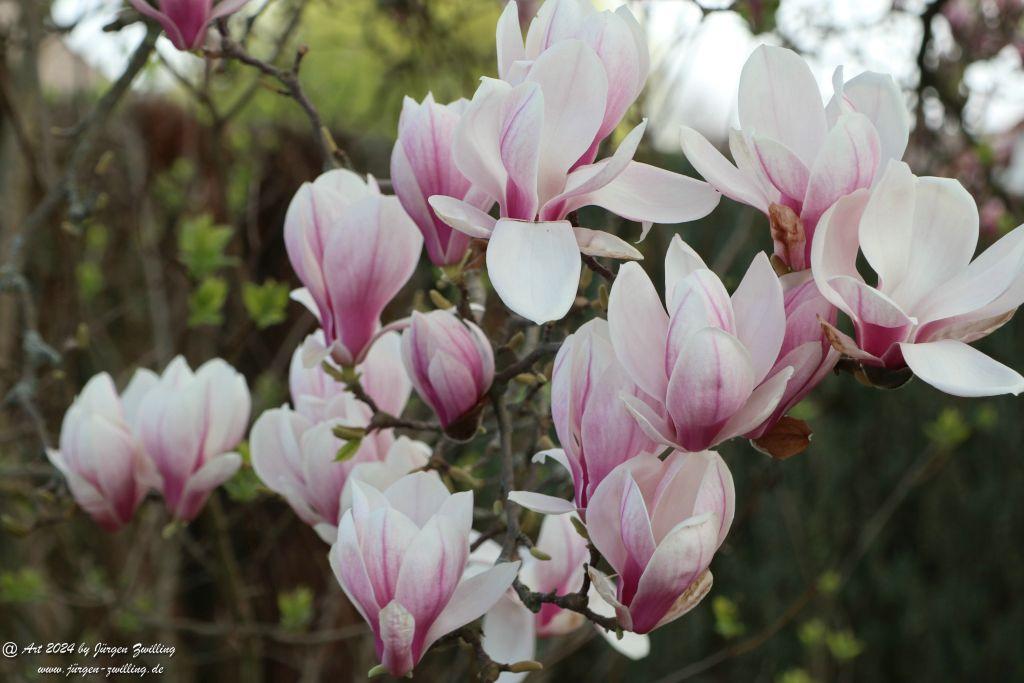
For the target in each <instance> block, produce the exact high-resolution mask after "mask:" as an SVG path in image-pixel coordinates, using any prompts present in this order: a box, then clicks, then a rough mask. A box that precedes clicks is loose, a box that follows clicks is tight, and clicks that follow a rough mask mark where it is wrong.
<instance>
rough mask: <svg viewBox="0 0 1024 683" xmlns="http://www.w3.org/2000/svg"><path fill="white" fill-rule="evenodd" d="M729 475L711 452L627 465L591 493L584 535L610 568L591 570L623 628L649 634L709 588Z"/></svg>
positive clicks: (726, 516) (724, 521)
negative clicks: (607, 572) (613, 576)
mask: <svg viewBox="0 0 1024 683" xmlns="http://www.w3.org/2000/svg"><path fill="white" fill-rule="evenodd" d="M735 509H736V501H735V491H734V489H733V484H732V475H731V474H730V473H729V468H728V467H726V466H725V461H723V460H722V458H721V457H719V455H718V454H717V453H714V452H713V451H703V452H701V453H681V452H679V451H676V452H673V453H672V454H671V455H669V456H668V458H666V459H665V460H664V461H661V460H659V459H658V458H656V457H655V456H652V455H642V456H639V457H636V458H633V459H632V460H627V461H626V462H624V463H623V464H621V465H619V466H618V467H617V468H615V470H614V471H613V472H612V473H611V474H610V475H608V476H607V477H605V480H604V481H603V482H601V485H600V486H598V487H597V490H596V491H595V492H594V497H593V499H592V501H591V506H590V508H589V512H590V514H589V515H588V517H587V532H588V534H589V535H590V540H591V541H592V542H593V544H594V546H595V547H596V548H597V549H598V551H600V553H601V555H602V556H603V557H604V558H605V559H606V560H607V561H608V564H610V565H611V566H612V569H614V570H615V572H616V574H617V575H618V578H617V580H616V582H615V583H614V584H613V583H612V581H611V579H609V578H608V577H607V576H605V575H604V574H602V573H601V572H599V571H598V570H596V569H594V568H593V567H591V568H590V570H589V571H590V576H591V579H592V580H593V582H594V586H595V588H597V590H598V592H600V594H601V596H602V597H603V598H604V599H605V600H606V601H607V602H608V603H609V604H611V605H612V606H613V607H614V608H615V613H616V615H617V616H618V619H619V623H620V624H622V627H623V628H625V629H626V630H629V631H634V632H636V633H648V632H650V631H652V630H654V629H656V628H658V627H659V626H664V625H665V624H667V623H668V622H670V621H672V620H674V619H677V618H679V617H681V616H682V615H683V614H685V613H686V612H688V611H690V610H691V609H693V608H694V607H695V606H696V605H697V603H699V602H700V601H701V600H702V599H703V598H704V596H705V595H707V593H708V591H709V590H711V572H710V571H709V570H708V567H709V566H710V564H711V559H712V557H714V554H715V551H717V550H718V548H719V547H720V546H721V545H722V542H723V541H724V540H725V536H726V534H728V533H729V527H730V526H731V525H732V518H733V514H734V513H735Z"/></svg>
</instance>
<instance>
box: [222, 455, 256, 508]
mask: <svg viewBox="0 0 1024 683" xmlns="http://www.w3.org/2000/svg"><path fill="white" fill-rule="evenodd" d="M237 450H239V451H241V449H237ZM242 461H243V463H244V464H243V465H242V466H241V467H239V468H238V471H237V472H235V476H233V477H231V478H230V479H228V480H227V481H226V482H224V490H225V491H227V494H228V497H229V498H231V500H233V501H235V502H236V503H248V502H251V501H253V500H255V499H256V497H257V496H259V495H260V493H261V492H262V491H263V482H262V481H260V478H259V477H258V476H256V472H255V470H253V468H252V467H250V466H249V464H248V461H249V459H248V457H247V454H243V455H242Z"/></svg>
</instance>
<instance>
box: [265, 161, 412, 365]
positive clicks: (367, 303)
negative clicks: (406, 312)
mask: <svg viewBox="0 0 1024 683" xmlns="http://www.w3.org/2000/svg"><path fill="white" fill-rule="evenodd" d="M284 241H285V247H286V248H287V250H288V258H289V259H290V260H291V264H292V268H294V269H295V273H296V275H298V276H299V279H300V280H301V281H302V283H303V284H304V285H305V288H304V289H301V290H296V292H294V293H293V298H296V299H297V300H299V301H300V302H302V303H303V304H304V305H306V306H307V307H308V308H309V309H310V310H311V311H312V312H313V313H314V315H316V316H317V318H318V319H319V321H320V327H321V328H322V329H323V332H324V340H325V342H326V346H325V347H320V348H316V347H315V346H310V345H308V344H307V345H306V350H305V352H304V354H305V355H304V361H305V363H306V365H315V364H317V363H319V362H320V361H321V360H323V359H324V358H325V357H327V356H328V355H330V356H331V358H333V360H334V361H335V362H336V363H339V364H341V365H354V364H357V363H359V362H360V361H361V360H362V358H363V356H364V355H365V353H366V351H367V349H368V348H369V346H370V344H371V343H373V340H374V338H375V337H376V336H377V335H378V334H380V333H381V321H380V316H381V313H383V311H384V307H385V306H387V305H388V303H389V302H390V301H391V299H392V298H393V297H394V296H395V294H397V293H398V291H399V290H400V289H401V288H402V287H403V286H404V285H405V283H406V282H408V280H409V278H410V277H411V276H412V273H413V270H415V268H416V262H417V260H418V259H419V254H420V248H421V247H422V245H423V237H422V236H421V235H420V233H419V230H418V229H417V228H416V224H415V223H413V221H412V219H411V218H409V216H408V215H407V214H406V213H405V211H404V210H403V209H402V206H401V204H399V202H398V200H397V199H396V198H394V197H386V196H384V195H382V194H380V190H379V189H378V188H377V183H376V181H374V180H373V178H370V179H369V181H368V182H367V181H364V180H363V179H362V178H361V177H359V176H357V175H356V174H355V173H352V172H351V171H346V170H341V169H339V170H334V171H328V172H327V173H324V174H322V175H321V176H319V177H318V178H317V179H316V180H314V181H313V182H312V183H304V184H303V185H302V187H301V188H299V191H298V192H296V193H295V197H293V198H292V201H291V204H290V205H289V206H288V213H287V215H286V216H285V223H284Z"/></svg>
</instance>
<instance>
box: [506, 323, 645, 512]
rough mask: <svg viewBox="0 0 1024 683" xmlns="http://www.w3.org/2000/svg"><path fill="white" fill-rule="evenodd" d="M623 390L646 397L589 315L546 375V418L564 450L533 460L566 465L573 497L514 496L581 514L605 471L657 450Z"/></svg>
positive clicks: (537, 506)
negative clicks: (548, 384)
mask: <svg viewBox="0 0 1024 683" xmlns="http://www.w3.org/2000/svg"><path fill="white" fill-rule="evenodd" d="M623 392H626V393H628V394H629V395H631V396H634V397H636V398H637V399H638V400H641V401H650V399H649V398H644V394H643V392H642V391H641V390H640V389H639V388H638V387H637V386H636V384H634V383H633V381H632V380H631V379H630V378H629V375H628V374H626V371H625V370H624V369H623V367H622V365H621V364H620V363H619V361H618V359H617V358H616V357H615V351H614V350H613V349H612V344H611V339H610V338H609V332H608V323H607V322H606V321H604V320H600V319H595V320H591V321H589V322H587V323H585V324H584V325H583V326H582V327H580V328H579V329H578V330H577V331H576V332H575V333H573V334H571V335H569V336H568V337H566V339H565V342H564V343H563V344H562V348H560V349H559V350H558V355H557V356H555V370H554V373H553V375H552V378H551V418H552V421H553V422H554V425H555V432H556V433H557V434H558V441H559V442H560V443H561V444H562V445H563V447H564V450H563V449H560V448H559V449H553V450H548V451H542V452H541V453H538V454H537V455H536V456H534V462H538V461H540V462H542V461H544V460H545V459H547V458H552V459H553V460H555V461H556V462H558V463H559V464H560V465H562V466H563V467H565V469H566V470H568V472H569V475H570V476H571V477H572V482H573V488H574V490H575V497H574V500H573V501H567V500H563V499H561V498H554V497H552V496H546V495H543V494H538V493H532V492H528V491H514V492H512V496H511V498H512V499H513V501H514V502H517V503H519V504H520V505H523V506H524V507H528V508H530V509H531V510H536V511H538V512H542V513H545V514H561V513H565V512H572V511H574V510H575V511H578V512H579V514H580V515H581V516H584V517H585V516H586V508H587V503H588V501H589V500H590V496H591V495H592V494H593V492H594V489H595V488H597V485H598V484H600V483H601V480H602V479H604V477H605V476H606V475H607V474H608V473H609V472H611V471H612V470H613V469H615V467H617V466H618V465H619V464H621V463H622V462H624V461H626V460H629V459H630V458H632V457H634V456H636V455H639V454H640V453H645V452H646V453H654V452H656V451H658V450H661V448H660V446H659V445H658V444H656V443H655V442H653V441H652V440H651V439H650V438H649V437H648V436H647V435H646V434H644V432H643V430H642V429H641V428H640V426H639V425H638V424H637V421H636V420H635V419H634V418H633V415H632V414H631V413H630V412H629V410H628V409H627V408H626V405H625V403H623V402H622V400H621V399H620V397H619V396H620V394H622V393H623ZM651 409H652V410H657V408H656V407H655V406H651Z"/></svg>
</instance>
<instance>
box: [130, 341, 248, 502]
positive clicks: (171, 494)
mask: <svg viewBox="0 0 1024 683" xmlns="http://www.w3.org/2000/svg"><path fill="white" fill-rule="evenodd" d="M249 407H250V399H249V389H248V387H246V384H245V378H244V377H242V375H240V374H238V372H236V371H235V369H234V368H232V367H231V366H230V365H228V364H227V363H225V362H224V361H222V360H221V359H219V358H216V359H214V360H211V361H207V362H206V363H204V364H203V365H201V366H200V367H199V369H198V370H197V371H196V372H195V373H193V372H192V370H191V369H190V368H189V366H188V363H186V362H185V359H184V358H182V357H181V356H178V357H177V358H175V359H174V360H172V361H171V362H170V364H169V365H168V366H167V368H166V369H165V370H164V372H163V374H162V375H161V376H160V379H159V381H158V382H156V383H155V384H154V386H153V387H152V388H151V389H150V390H149V391H148V392H147V393H146V395H145V397H144V398H143V399H142V402H141V405H140V406H139V408H138V427H137V429H138V433H139V436H140V438H141V440H142V444H143V446H144V449H145V453H146V456H147V457H148V458H149V459H150V460H151V461H152V462H153V465H154V466H155V468H156V471H157V473H158V475H159V484H158V488H159V489H160V491H161V493H162V494H163V496H164V501H165V503H166V504H167V509H168V510H170V511H171V513H172V514H173V515H174V516H175V517H176V518H177V519H179V520H182V521H185V522H188V521H191V520H192V519H193V518H195V516H196V515H197V514H198V513H199V510H200V509H202V507H203V505H204V504H205V503H206V499H207V498H209V496H210V493H211V492H213V490H214V489H215V488H217V487H218V486H220V485H221V484H223V483H224V482H225V481H227V480H228V479H230V478H231V476H232V475H234V473H235V472H236V471H237V470H238V468H239V466H240V465H241V464H242V458H241V456H239V455H238V453H234V452H231V450H232V449H233V448H234V447H235V446H237V445H238V442H239V441H241V440H242V437H243V436H244V435H245V428H246V424H247V423H248V421H249Z"/></svg>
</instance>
